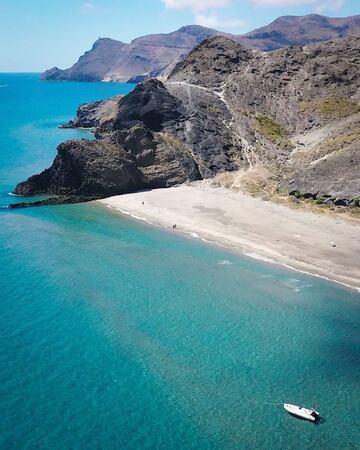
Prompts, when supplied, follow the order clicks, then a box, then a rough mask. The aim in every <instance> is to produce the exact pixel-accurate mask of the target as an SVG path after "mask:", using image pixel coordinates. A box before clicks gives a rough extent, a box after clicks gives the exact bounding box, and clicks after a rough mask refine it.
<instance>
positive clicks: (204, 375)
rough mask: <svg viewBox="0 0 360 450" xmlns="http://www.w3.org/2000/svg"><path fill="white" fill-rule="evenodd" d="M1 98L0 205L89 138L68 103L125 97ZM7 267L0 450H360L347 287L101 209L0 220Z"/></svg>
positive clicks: (85, 88) (23, 94)
mask: <svg viewBox="0 0 360 450" xmlns="http://www.w3.org/2000/svg"><path fill="white" fill-rule="evenodd" d="M1 85H10V86H9V87H5V88H0V110H1V117H2V121H1V122H0V138H1V140H0V146H1V150H0V163H1V167H0V176H1V199H0V201H1V204H2V205H6V204H8V203H9V202H10V201H11V200H12V199H11V197H9V196H8V195H7V192H8V191H9V190H10V189H11V188H12V187H13V186H14V184H15V183H16V182H17V181H19V180H21V179H23V178H24V177H26V176H28V175H30V174H32V173H33V172H34V170H35V171H36V170H38V169H42V168H44V167H46V166H47V165H48V164H49V162H50V161H51V160H52V158H53V156H54V154H55V146H56V144H57V143H58V142H60V141H61V140H63V139H66V138H70V137H84V133H86V132H80V131H74V130H66V131H65V130H58V129H57V128H56V126H57V124H58V123H59V122H63V121H66V120H67V119H69V118H71V117H72V116H73V114H74V110H75V109H76V106H77V104H78V103H81V102H83V101H87V100H95V99H101V98H103V97H107V96H110V95H112V94H116V93H119V92H124V89H129V86H124V85H115V84H112V85H110V84H96V83H86V84H85V83H84V84H81V83H79V84H76V83H75V84H73V83H40V82H38V81H37V77H36V76H35V75H0V86H1ZM86 136H88V135H86ZM0 267H1V273H0V292H1V297H0V298H1V301H0V339H1V347H0V402H1V415H0V448H1V449H36V450H37V449H153V448H159V449H235V448H236V449H313V448H319V449H353V448H358V447H359V446H360V427H359V416H360V383H359V380H360V295H359V294H357V293H355V292H352V291H350V290H346V289H343V288H341V287H340V286H337V285H335V284H332V283H328V282H326V281H324V280H320V279H317V278H312V277H309V276H305V275H301V274H299V273H296V272H291V271H286V270H282V269H280V268H277V267H275V266H271V265H266V264H262V263H260V262H257V261H254V260H251V259H248V258H241V257H238V256H236V255H233V254H230V253H227V252H224V251H222V250H220V249H218V248H214V247H211V246H206V245H203V244H201V243H199V242H197V241H195V240H190V239H185V238H182V237H181V236H179V235H177V234H173V233H166V232H162V231H161V230H160V229H153V228H151V227H148V226H146V225H143V224H140V223H138V222H136V221H133V220H131V219H128V218H119V217H118V216H116V215H114V214H112V213H109V212H108V211H107V210H105V209H103V208H102V207H100V206H97V205H94V204H87V205H85V204H82V205H70V206H56V207H42V208H33V209H26V210H18V211H10V210H6V209H3V210H1V212H0ZM278 401H279V402H281V401H286V402H292V403H298V404H303V405H305V406H311V405H312V404H313V403H316V405H317V406H318V409H319V410H320V411H321V413H322V414H323V415H324V417H325V420H324V422H322V423H320V424H319V425H313V424H311V423H307V422H302V421H299V420H296V419H294V418H292V417H290V416H289V415H287V414H286V412H285V411H284V410H282V408H281V406H280V405H276V404H274V403H271V402H278Z"/></svg>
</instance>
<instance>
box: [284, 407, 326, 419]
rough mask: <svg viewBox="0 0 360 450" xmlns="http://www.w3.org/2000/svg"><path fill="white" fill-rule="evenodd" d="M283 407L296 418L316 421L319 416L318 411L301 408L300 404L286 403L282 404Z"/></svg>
mask: <svg viewBox="0 0 360 450" xmlns="http://www.w3.org/2000/svg"><path fill="white" fill-rule="evenodd" d="M284 408H285V409H286V411H287V412H288V413H289V414H291V415H292V416H294V417H296V418H298V419H302V420H308V421H309V422H316V421H318V420H319V418H320V415H319V413H318V412H317V411H314V410H312V409H307V408H301V407H300V406H297V405H290V404H288V403H285V404H284Z"/></svg>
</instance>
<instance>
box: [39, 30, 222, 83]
mask: <svg viewBox="0 0 360 450" xmlns="http://www.w3.org/2000/svg"><path fill="white" fill-rule="evenodd" d="M221 34H225V33H221V32H220V31H216V30H212V29H210V28H204V27H201V26H197V25H194V26H187V27H182V28H180V29H179V30H178V31H174V32H173V33H169V34H151V35H148V36H143V37H140V38H137V39H134V40H133V41H132V42H131V43H130V44H124V43H123V42H120V41H116V40H114V39H106V38H105V39H104V38H103V39H98V40H97V41H96V42H95V43H94V45H93V47H92V49H91V50H89V51H88V52H86V53H85V54H84V55H83V56H81V57H80V59H79V61H78V62H77V63H75V64H74V65H73V66H72V67H70V68H69V69H65V70H61V69H58V68H57V67H54V68H52V69H50V70H47V71H46V72H44V73H43V75H42V79H43V80H72V81H120V82H135V83H137V82H140V81H142V80H144V79H146V78H150V77H153V76H161V75H163V74H165V73H168V72H169V71H170V70H171V68H172V67H173V65H175V63H176V62H177V61H179V59H181V58H183V57H184V56H185V55H187V54H188V53H189V51H190V50H191V49H193V48H194V47H195V46H196V45H198V44H199V43H200V42H202V41H203V40H204V39H206V38H208V37H211V36H215V35H221Z"/></svg>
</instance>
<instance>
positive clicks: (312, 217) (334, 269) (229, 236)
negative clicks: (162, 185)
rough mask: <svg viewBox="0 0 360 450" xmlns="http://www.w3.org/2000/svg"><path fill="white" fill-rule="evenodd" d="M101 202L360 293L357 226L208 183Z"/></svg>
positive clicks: (359, 249) (120, 210)
mask: <svg viewBox="0 0 360 450" xmlns="http://www.w3.org/2000/svg"><path fill="white" fill-rule="evenodd" d="M98 203H100V204H102V205H104V206H106V207H108V208H110V209H111V210H113V211H114V212H117V213H118V214H122V215H125V216H131V217H132V218H134V219H136V220H141V221H144V222H147V223H148V224H149V225H152V226H158V227H161V228H163V229H166V230H168V231H172V232H180V233H182V234H185V235H187V236H188V237H192V238H196V239H200V240H202V241H203V242H205V243H207V244H211V245H214V244H215V245H217V246H219V247H222V248H224V249H226V250H228V251H231V252H235V253H237V254H241V255H245V256H247V257H251V258H254V259H257V260H260V261H263V262H266V263H271V264H276V265H280V266H282V267H285V268H287V269H290V270H294V271H297V272H301V273H304V274H306V275H310V276H316V277H319V278H323V279H325V280H328V281H332V282H335V283H337V284H341V285H342V286H345V287H347V288H350V289H352V290H356V291H357V292H360V263H359V260H360V258H358V257H357V256H358V255H360V226H359V225H357V224H352V223H350V222H346V221H344V220H342V219H339V218H335V217H331V216H330V217H329V216H325V217H324V216H321V215H318V214H315V213H313V212H308V211H299V210H293V209H291V208H288V207H286V206H283V205H278V204H275V203H272V202H267V201H264V200H260V199H258V198H253V197H251V196H249V195H247V194H243V193H237V192H232V191H230V190H227V189H225V188H218V187H212V186H209V185H208V184H207V183H206V181H205V182H196V183H191V184H188V185H181V186H178V187H173V188H166V189H156V190H152V191H143V192H137V193H134V194H127V195H121V196H115V197H110V198H106V199H102V200H98ZM175 224H176V229H173V225H175Z"/></svg>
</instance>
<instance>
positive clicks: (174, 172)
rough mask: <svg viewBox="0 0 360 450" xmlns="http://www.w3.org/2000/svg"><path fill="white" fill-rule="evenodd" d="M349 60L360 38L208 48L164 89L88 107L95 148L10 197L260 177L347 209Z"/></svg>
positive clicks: (220, 42)
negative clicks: (251, 172)
mask: <svg viewBox="0 0 360 450" xmlns="http://www.w3.org/2000/svg"><path fill="white" fill-rule="evenodd" d="M359 54H360V38H345V39H339V40H336V41H332V42H326V43H322V44H317V45H312V46H305V47H294V48H287V49H281V50H277V51H275V52H272V53H263V52H260V51H257V50H249V49H247V48H245V47H243V46H241V45H239V44H237V43H235V42H234V41H233V40H230V39H228V38H225V37H214V38H210V39H207V40H205V41H204V42H203V43H202V44H201V45H200V46H198V47H196V48H195V49H194V50H193V51H192V52H191V53H190V54H189V55H188V57H187V58H186V59H185V60H184V61H182V62H180V63H178V65H177V66H176V67H175V68H174V70H173V71H172V73H171V74H170V76H169V79H168V80H167V82H166V83H162V82H160V81H159V80H156V79H152V80H149V81H146V82H144V83H142V84H140V85H138V86H137V87H136V88H135V90H134V91H133V92H131V93H130V94H129V95H127V96H125V97H123V98H121V99H115V100H110V102H112V106H111V108H110V110H111V111H112V113H111V114H102V113H101V114H100V115H99V114H98V112H99V111H100V109H101V108H102V109H104V108H105V110H106V107H105V106H104V103H101V104H99V105H95V106H94V105H92V107H91V108H90V109H89V111H91V112H89V116H90V117H94V114H95V115H97V117H98V119H97V122H96V137H97V139H96V140H95V141H86V140H81V141H70V142H67V143H64V144H62V145H60V146H59V149H58V155H57V157H56V159H55V161H54V163H53V165H52V166H51V167H50V168H49V169H47V170H45V171H44V172H43V173H42V174H40V175H35V176H33V177H31V178H30V179H29V180H27V181H25V182H23V183H20V184H19V185H18V186H17V187H16V190H15V193H16V194H19V195H35V194H44V193H46V194H56V195H60V196H61V197H59V198H58V199H57V200H54V201H55V202H63V201H64V196H65V198H66V197H67V198H69V199H70V201H75V200H76V199H78V200H84V199H92V198H99V197H104V196H109V195H115V194H121V193H125V192H132V191H135V190H139V189H144V188H157V187H167V186H173V185H175V184H178V183H183V182H185V181H192V180H197V179H202V178H210V177H214V176H216V175H219V174H222V173H232V172H234V171H243V172H245V171H247V170H248V169H250V168H254V167H262V168H266V170H267V171H268V173H269V174H270V175H269V176H270V177H273V179H275V180H276V182H277V183H278V188H279V189H282V190H286V191H288V192H289V193H290V194H294V195H296V196H305V197H313V198H315V199H318V200H319V201H332V202H334V203H337V204H345V205H347V204H352V203H356V202H357V197H358V196H359V195H360V177H359V176H358V173H359V163H360V159H359V158H360V156H359V155H360V154H359V152H358V148H359V144H360V131H359V123H360V108H359V101H360V57H359ZM94 109H95V112H94ZM84 110H86V107H85V109H83V111H84ZM96 111H97V112H96ZM85 116H86V114H85ZM99 116H100V117H101V119H100V120H99ZM81 123H82V125H84V118H82V119H81ZM89 124H90V126H92V125H94V122H93V121H92V120H90V122H89Z"/></svg>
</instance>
